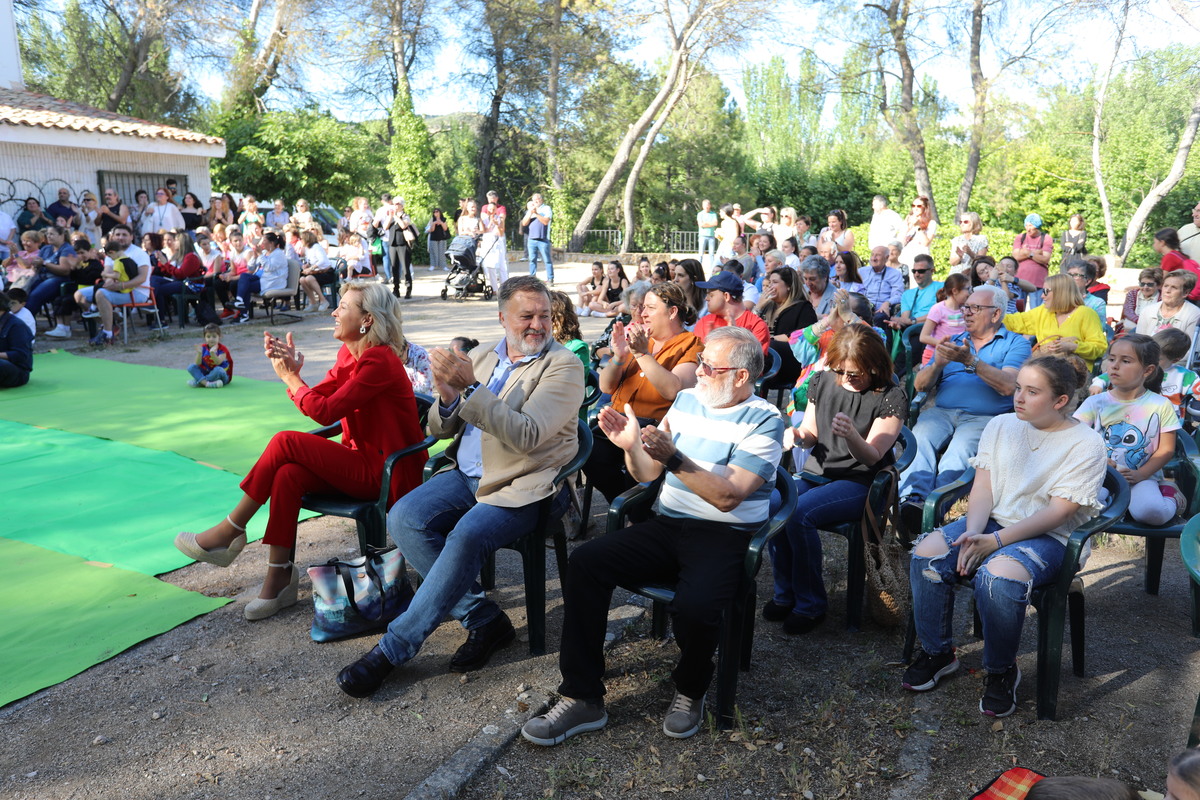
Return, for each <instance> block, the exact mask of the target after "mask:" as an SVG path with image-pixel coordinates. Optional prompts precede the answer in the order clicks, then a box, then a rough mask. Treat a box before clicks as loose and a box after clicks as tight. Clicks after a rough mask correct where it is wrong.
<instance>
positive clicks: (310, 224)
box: [291, 197, 404, 231]
mask: <svg viewBox="0 0 1200 800" xmlns="http://www.w3.org/2000/svg"><path fill="white" fill-rule="evenodd" d="M400 205H404V203H403V202H401V203H400ZM291 222H292V224H293V225H295V226H296V227H297V228H299V229H300V230H302V231H306V230H308V229H309V228H315V227H317V223H316V222H315V221H314V220H313V215H312V211H310V210H309V208H308V201H307V200H305V199H304V198H303V197H301V198H300V199H299V200H297V201H296V213H294V214H292V218H291Z"/></svg>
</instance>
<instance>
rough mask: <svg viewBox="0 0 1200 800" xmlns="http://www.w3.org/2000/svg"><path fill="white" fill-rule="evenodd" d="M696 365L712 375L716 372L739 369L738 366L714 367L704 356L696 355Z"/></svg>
mask: <svg viewBox="0 0 1200 800" xmlns="http://www.w3.org/2000/svg"><path fill="white" fill-rule="evenodd" d="M696 367H697V369H699V370H701V371H703V372H707V373H708V374H710V375H711V374H713V373H714V372H729V371H731V370H735V369H737V367H714V366H713V365H712V364H710V363H708V362H707V361H705V360H704V356H696Z"/></svg>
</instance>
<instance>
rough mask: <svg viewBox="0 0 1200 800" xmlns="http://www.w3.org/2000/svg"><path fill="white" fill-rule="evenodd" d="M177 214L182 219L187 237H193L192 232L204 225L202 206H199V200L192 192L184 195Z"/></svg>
mask: <svg viewBox="0 0 1200 800" xmlns="http://www.w3.org/2000/svg"><path fill="white" fill-rule="evenodd" d="M179 214H180V216H182V217H183V227H184V229H185V230H187V231H188V235H189V236H194V235H195V234H193V233H192V231H194V230H196V228H199V227H200V226H201V225H203V224H204V206H202V205H200V198H199V197H197V196H196V195H195V194H194V193H192V192H185V193H184V195H183V205H182V206H180V208H179Z"/></svg>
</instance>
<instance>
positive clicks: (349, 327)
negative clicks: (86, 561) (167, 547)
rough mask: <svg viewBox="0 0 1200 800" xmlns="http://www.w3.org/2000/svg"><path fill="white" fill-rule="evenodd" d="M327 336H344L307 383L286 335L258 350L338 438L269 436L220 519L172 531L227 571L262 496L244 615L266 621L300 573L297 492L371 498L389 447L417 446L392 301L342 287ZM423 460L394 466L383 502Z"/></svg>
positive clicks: (376, 291) (377, 291) (182, 544)
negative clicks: (335, 428)
mask: <svg viewBox="0 0 1200 800" xmlns="http://www.w3.org/2000/svg"><path fill="white" fill-rule="evenodd" d="M333 320H334V326H333V338H335V339H337V340H339V341H341V342H342V347H341V350H339V351H338V357H337V363H336V364H334V367H333V369H332V370H330V371H329V374H328V375H326V376H325V379H324V380H323V381H321V382H320V383H318V384H317V385H315V386H309V385H308V384H306V383H305V382H304V380H303V379H302V378H301V377H300V369H301V367H303V366H304V355H303V354H302V353H300V352H299V351H298V350H297V349H296V345H295V343H294V342H293V341H292V335H291V334H290V333H289V334H288V335H287V341H286V342H285V341H283V340H282V339H278V338H276V337H274V336H272V335H271V334H270V333H269V332H267V333H264V348H265V350H266V355H267V357H268V358H270V359H271V364H272V366H274V367H275V373H276V374H277V375H279V378H280V379H281V380H282V381H283V382H284V383H285V384H286V385H287V389H288V397H290V398H291V399H292V402H294V403H295V404H296V407H297V408H299V409H300V410H301V411H303V412H304V413H305V414H306V415H308V416H309V417H311V418H312V419H313V420H314V421H315V422H317V423H319V424H321V425H329V424H331V423H334V422H337V421H338V420H341V421H342V441H341V443H340V444H339V443H338V442H334V441H331V440H329V439H325V438H322V437H320V436H315V435H313V434H311V433H300V432H298V431H281V432H280V433H277V434H275V436H274V437H272V439H271V441H270V443H269V444H268V445H267V449H266V450H265V451H263V454H262V456H260V457H259V459H258V462H257V463H256V464H255V465H254V467H253V469H251V470H250V474H249V475H247V476H246V478H245V480H243V481H242V484H241V487H242V491H243V492H245V494H244V495H242V499H241V500H239V501H238V504H237V505H236V506H235V507H234V509H233V511H231V512H230V513H229V515H228V516H226V517H225V519H223V520H222V521H221V522H219V523H217V524H216V525H214V526H213V527H211V528H209V529H208V530H206V531H204V532H203V533H198V534H197V533H180V534H179V535H178V536H177V537H175V546H176V547H178V548H179V549H180V551H182V552H183V553H184V554H185V555H187V556H189V557H191V558H194V559H196V560H197V561H207V562H208V563H209V564H216V565H217V566H219V567H227V566H229V565H230V564H231V563H233V560H234V559H235V558H237V556H238V553H240V552H241V551H242V548H244V547H245V546H246V523H247V522H249V521H250V518H251V517H252V516H254V513H255V512H256V511H258V509H259V508H261V507H262V506H263V504H264V503H266V502H267V500H268V499H269V500H270V501H271V510H270V518H269V519H268V520H267V532H266V535H265V536H264V537H263V543H264V544H267V545H269V546H270V548H271V549H270V554H269V557H268V563H267V576H266V579H265V580H264V581H263V585H262V591H260V592H259V594H258V597H257V598H256V599H254V600H251V601H250V603H249V604H248V605H247V606H246V611H245V616H246V619H249V620H256V619H265V618H267V617H269V616H272V615H273V614H275V613H276V612H278V611H279V610H280V609H283V608H287V607H288V606H290V605H294V604H295V603H296V590H297V586H298V584H299V581H300V573H299V570H297V569H296V567H295V565H294V564H293V563H292V559H293V558H294V556H295V548H296V521H297V517H298V516H299V513H300V498H301V497H303V496H304V495H305V494H306V493H308V492H337V493H341V494H347V495H350V496H352V497H358V498H362V499H364V500H365V499H369V498H372V497H377V496H378V495H379V480H380V475H381V474H382V473H383V462H384V460H385V459H386V458H387V456H388V455H389V454H390V453H393V452H395V451H396V450H400V449H401V448H404V447H407V446H408V445H410V444H413V443H415V442H419V441H420V440H421V438H422V432H421V425H420V422H419V420H418V418H417V406H416V400H415V398H414V397H413V390H412V385H411V384H410V383H409V380H408V375H407V373H406V372H405V371H404V364H403V362H401V360H400V356H399V355H398V354H399V353H401V352H403V351H404V349H405V348H406V347H407V343H406V342H405V341H404V334H403V333H402V331H401V325H400V303H399V301H398V300H396V298H395V297H393V296H392V294H391V293H390V292H388V291H387V289H385V288H384V287H383V285H382V284H378V283H357V282H355V283H349V284H347V285H346V287H345V291H344V293H343V294H342V299H341V302H340V303H339V304H338V307H337V308H336V309H335V310H334V312H333ZM424 465H425V457H424V456H423V455H422V456H414V457H412V458H405V459H402V460H401V461H400V462H399V463H397V464H396V469H395V471H394V472H393V475H392V489H391V501H392V502H395V500H396V498H397V497H399V496H400V495H402V494H404V493H405V492H407V491H408V490H409V489H411V488H413V487H414V486H416V485H417V484H419V483H420V482H421V470H422V469H423V467H424Z"/></svg>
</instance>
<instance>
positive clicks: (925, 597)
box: [908, 517, 1066, 673]
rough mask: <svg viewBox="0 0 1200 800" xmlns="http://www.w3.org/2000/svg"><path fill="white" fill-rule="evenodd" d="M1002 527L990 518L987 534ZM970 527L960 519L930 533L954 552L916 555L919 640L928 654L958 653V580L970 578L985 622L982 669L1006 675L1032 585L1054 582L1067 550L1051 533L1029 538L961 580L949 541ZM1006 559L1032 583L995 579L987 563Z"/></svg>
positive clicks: (913, 572)
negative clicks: (954, 632) (955, 625)
mask: <svg viewBox="0 0 1200 800" xmlns="http://www.w3.org/2000/svg"><path fill="white" fill-rule="evenodd" d="M1000 527H1001V526H1000V524H999V523H997V522H996V521H994V520H988V524H987V526H986V527H985V528H984V529H983V532H984V533H991V532H993V531H997V530H1000ZM966 528H967V518H966V517H962V518H960V519H956V520H955V521H954V522H951V523H950V524H949V525H946V526H945V527H944V528H938V529H934V530H932V531H930V532H929V533H928V534H926V536H934V535H937V534H939V533H940V534H941V536H942V538H943V539H944V540H945V542H946V546H947V547H949V548H950V551H949V552H948V553H946V554H945V555H941V556H936V557H934V558H923V557H921V556H918V555H914V556H913V557H912V561H911V563H910V564H909V568H908V580H909V583H911V584H912V593H913V619H914V620H915V621H916V626H917V638H918V639H920V641H921V647H922V649H924V650H925V652H926V653H929V654H930V655H939V654H941V653H949V652H950V651H951V650H953V649H954V639H953V636H952V625H953V621H954V586H955V584H957V583H958V582H959V581H960V580H961V581H968V580H969V581H971V582H972V584H973V586H974V590H975V608H976V609H977V610H978V611H979V618H980V620H981V621H982V622H983V668H984V669H985V670H987V671H988V672H990V673H999V672H1004V670H1006V669H1008V668H1009V667H1011V666H1012V665H1013V664H1015V663H1017V647H1018V645H1020V643H1021V626H1022V625H1024V624H1025V609H1026V608H1027V607H1028V606H1029V596H1030V593H1031V592H1032V591H1033V587H1034V586H1041V585H1043V584H1046V583H1050V582H1051V581H1053V580H1054V578H1055V576H1057V575H1058V570H1059V567H1061V566H1062V561H1063V555H1064V554H1065V553H1066V547H1065V546H1064V545H1063V543H1062V542H1060V541H1058V540H1057V539H1055V538H1054V537H1052V536H1050V535H1048V534H1043V535H1041V536H1037V537H1035V538H1033V539H1025V540H1024V541H1020V542H1016V543H1015V544H1009V545H1005V546H1004V547H1002V548H1000V549H999V550H997V551H996V552H994V553H992V554H991V555H990V556H988V557H987V558H986V559H984V562H983V564H981V565H980V567H979V569H978V570H976V572H975V575H974V576H973V577H971V578H962V577H960V576H959V574H958V550H959V548H957V547H953V546H951V543H952V542H953V541H954V540H955V539H957V538H958V537H959V536H961V535H962V532H963V531H964V530H966ZM921 538H922V539H924V538H925V537H924V536H923V537H921ZM919 541H920V540H918V542H919ZM1005 556H1007V557H1008V558H1011V559H1012V560H1014V561H1016V562H1017V563H1019V564H1020V565H1021V566H1022V567H1024V568H1025V570H1026V571H1027V572H1028V573H1029V575H1030V580H1028V581H1015V580H1012V579H1011V578H1000V577H997V576H996V575H994V574H993V573H992V571H991V570H990V569H989V568H988V565H989V564H991V562H992V561H993V560H994V559H996V558H1002V557H1005Z"/></svg>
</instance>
